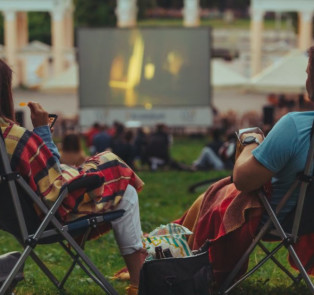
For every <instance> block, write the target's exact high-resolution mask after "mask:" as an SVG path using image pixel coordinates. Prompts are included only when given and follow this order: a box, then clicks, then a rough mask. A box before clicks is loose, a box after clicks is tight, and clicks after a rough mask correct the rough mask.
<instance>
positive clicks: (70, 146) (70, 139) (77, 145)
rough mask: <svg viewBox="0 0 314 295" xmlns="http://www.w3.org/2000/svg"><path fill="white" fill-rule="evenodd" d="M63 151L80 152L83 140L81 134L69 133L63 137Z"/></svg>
mask: <svg viewBox="0 0 314 295" xmlns="http://www.w3.org/2000/svg"><path fill="white" fill-rule="evenodd" d="M62 151H64V152H79V151H81V140H80V136H79V134H76V133H69V134H66V135H65V136H64V137H63V139H62Z"/></svg>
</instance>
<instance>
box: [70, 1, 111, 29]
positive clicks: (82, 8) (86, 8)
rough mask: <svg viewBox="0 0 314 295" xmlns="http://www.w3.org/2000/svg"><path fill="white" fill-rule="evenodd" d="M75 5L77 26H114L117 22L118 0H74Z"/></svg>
mask: <svg viewBox="0 0 314 295" xmlns="http://www.w3.org/2000/svg"><path fill="white" fill-rule="evenodd" d="M74 5H75V25H76V26H85V27H100V26H114V25H115V24H116V22H117V20H116V15H115V9H116V5H117V4H116V0H106V1H104V0H88V1H86V0H74Z"/></svg>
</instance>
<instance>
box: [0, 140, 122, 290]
mask: <svg viewBox="0 0 314 295" xmlns="http://www.w3.org/2000/svg"><path fill="white" fill-rule="evenodd" d="M100 181H102V180H101V178H100V177H98V176H95V175H93V176H91V177H89V176H88V177H85V178H82V179H80V180H76V181H73V182H72V183H71V184H69V185H65V186H63V187H62V189H61V193H60V195H59V197H58V199H57V200H56V202H55V203H54V204H53V206H52V207H51V208H47V206H46V205H45V204H44V203H43V202H42V200H41V199H40V197H39V196H38V195H37V194H36V193H35V192H34V191H33V190H32V189H31V188H30V187H29V185H28V184H27V183H26V181H25V180H24V179H23V178H22V177H21V176H20V175H19V173H16V172H13V171H12V169H11V166H10V161H9V157H8V155H7V152H6V148H5V144H4V140H3V137H2V134H1V136H0V191H1V195H0V202H1V206H0V228H1V229H3V230H5V231H7V232H9V233H11V234H13V235H14V236H15V238H16V239H17V240H18V241H19V243H20V244H21V245H22V246H23V248H24V251H23V252H22V253H21V256H20V258H19V259H18V261H17V263H16V264H15V266H14V267H13V268H12V270H11V272H10V274H9V275H8V276H7V278H6V280H5V281H4V283H3V284H2V286H1V289H0V295H3V294H5V292H6V291H7V290H8V288H9V287H10V285H11V284H12V283H13V282H14V280H15V279H16V275H18V274H19V272H20V270H21V269H22V268H23V265H24V262H25V260H26V259H27V258H28V256H30V257H31V258H32V259H33V260H34V261H35V262H36V264H37V265H38V266H39V267H40V269H41V270H42V271H43V272H44V274H45V275H46V276H47V277H48V278H49V279H50V280H51V282H52V283H53V284H54V285H55V286H56V287H57V288H58V289H62V288H63V286H64V284H65V282H66V280H67V279H68V277H69V275H70V274H71V272H72V270H73V269H74V266H75V265H79V266H80V267H81V269H83V270H84V271H85V272H86V273H87V275H88V276H89V277H90V278H92V279H93V280H94V281H95V282H96V283H97V284H98V285H99V286H100V287H101V288H102V289H103V290H104V291H105V292H106V294H109V295H118V293H117V292H116V291H115V289H114V288H113V287H112V286H111V284H110V283H109V282H108V281H107V280H106V279H105V277H104V276H103V275H102V274H101V272H100V271H99V270H98V268H97V267H96V266H95V265H94V264H93V263H92V261H91V260H90V259H89V258H88V256H87V255H86V254H85V253H84V250H83V248H84V243H85V241H86V239H87V238H88V236H89V233H90V232H91V230H92V229H93V228H96V227H97V226H98V225H100V224H103V223H104V222H109V221H112V220H114V219H116V218H119V217H121V216H122V215H123V213H124V210H116V211H112V212H109V213H106V214H100V215H94V216H88V217H86V218H81V219H79V220H77V221H74V222H71V223H68V224H62V223H61V222H60V221H59V219H58V216H57V210H58V207H59V206H60V204H61V203H62V201H63V200H64V198H65V197H66V196H67V194H68V192H71V191H73V190H76V189H79V188H82V187H86V186H87V187H89V188H93V187H97V186H99V184H100ZM34 204H36V206H37V207H38V208H39V209H40V211H41V212H42V213H43V214H44V217H43V218H42V219H39V218H38V214H36V212H35V209H34ZM77 236H79V237H80V238H82V237H83V238H82V242H81V243H80V245H79V244H78V243H77V242H76V241H75V239H74V238H75V237H77ZM51 243H59V244H60V245H61V246H62V247H63V248H64V249H65V251H66V252H67V253H68V254H69V255H70V257H71V258H72V265H71V266H70V268H69V269H68V271H67V272H66V273H65V275H64V277H63V279H62V280H60V281H59V280H58V279H57V278H56V277H55V276H54V274H53V273H52V272H51V271H50V269H49V268H48V267H47V266H46V265H45V264H44V262H43V261H42V260H41V259H40V258H39V256H37V254H36V253H35V251H34V248H35V247H36V246H37V245H38V244H51Z"/></svg>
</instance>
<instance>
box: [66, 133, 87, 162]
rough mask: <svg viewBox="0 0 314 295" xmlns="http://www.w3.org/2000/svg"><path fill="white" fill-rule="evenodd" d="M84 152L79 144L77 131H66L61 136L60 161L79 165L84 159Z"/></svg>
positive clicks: (79, 139)
mask: <svg viewBox="0 0 314 295" xmlns="http://www.w3.org/2000/svg"><path fill="white" fill-rule="evenodd" d="M86 157H87V155H86V153H85V151H84V150H83V148H82V145H81V138H80V135H79V134H78V133H73V132H72V133H67V134H65V135H64V136H63V138H62V142H61V150H60V163H62V164H66V165H70V166H80V165H81V164H83V163H84V161H85V160H86Z"/></svg>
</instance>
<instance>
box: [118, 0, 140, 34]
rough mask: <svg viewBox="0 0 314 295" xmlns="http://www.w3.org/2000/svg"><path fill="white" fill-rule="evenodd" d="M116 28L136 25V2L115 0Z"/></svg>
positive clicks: (132, 0)
mask: <svg viewBox="0 0 314 295" xmlns="http://www.w3.org/2000/svg"><path fill="white" fill-rule="evenodd" d="M116 15H117V26H118V27H119V28H126V27H134V26H136V23H137V6H136V0H117V8H116Z"/></svg>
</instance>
